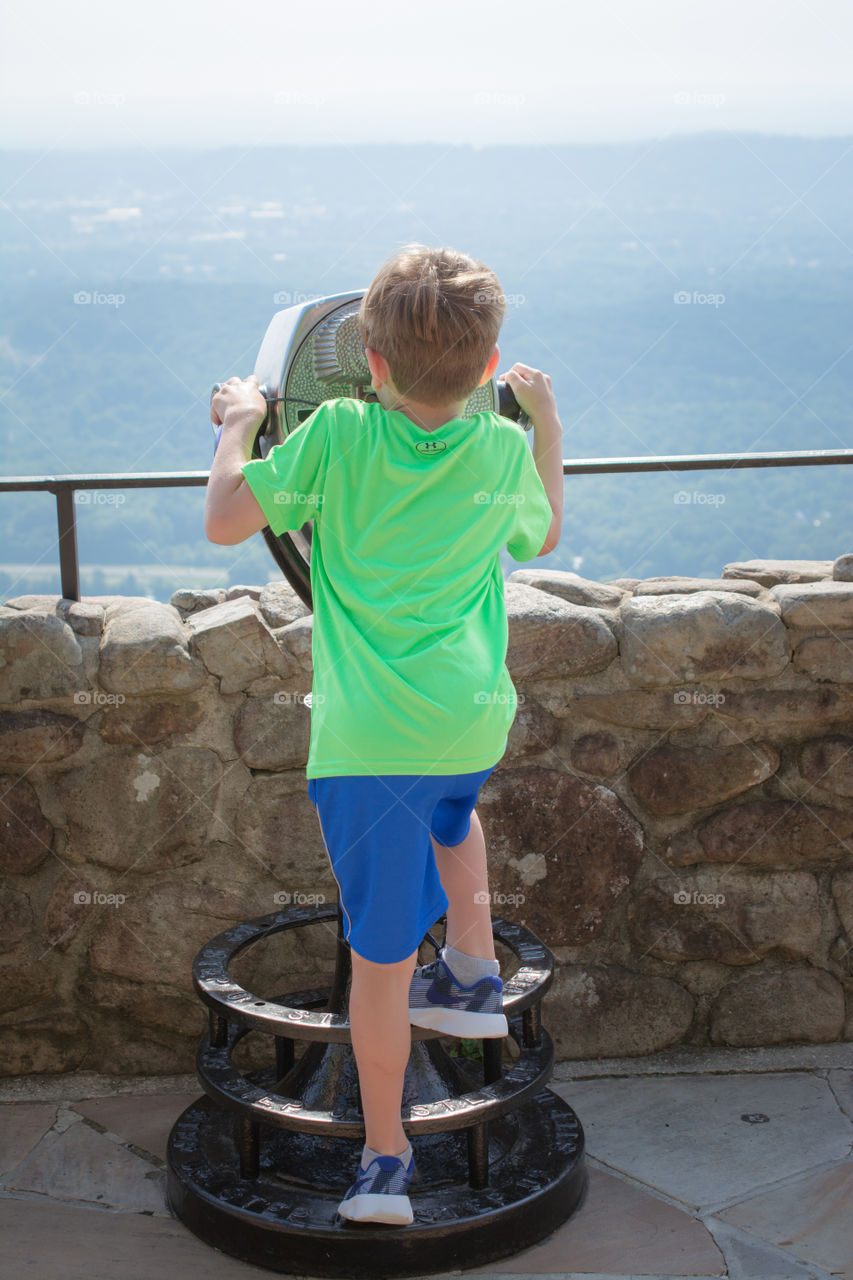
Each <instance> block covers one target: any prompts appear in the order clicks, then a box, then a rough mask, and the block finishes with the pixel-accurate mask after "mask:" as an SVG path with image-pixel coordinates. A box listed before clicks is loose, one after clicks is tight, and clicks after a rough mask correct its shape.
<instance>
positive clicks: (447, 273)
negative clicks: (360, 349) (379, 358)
mask: <svg viewBox="0 0 853 1280" xmlns="http://www.w3.org/2000/svg"><path fill="white" fill-rule="evenodd" d="M505 310H506V302H505V299H504V295H503V291H502V289H501V286H500V282H499V280H498V278H497V276H496V275H495V273H494V271H492V270H491V269H490V268H489V267H487V266H486V265H485V263H483V262H478V261H477V259H476V258H470V257H469V256H468V255H467V254H465V253H459V252H457V250H456V249H449V248H446V247H444V248H440V249H431V248H429V247H428V246H427V245H425V244H417V243H412V244H407V245H404V246H403V247H402V248H401V249H399V250H398V251H397V252H396V253H393V254H392V255H391V257H390V258H388V259H387V260H386V261H385V262H384V263H383V264H382V266H381V267H380V268H379V271H378V272H377V273H376V275H375V277H374V279H373V281H372V282H371V284H370V287H369V289H368V290H367V293H366V294H365V295H364V297H363V298H362V301H361V307H360V309H359V313H358V325H359V332H360V334H361V340H362V342H363V343H364V345H365V347H372V348H373V349H374V350H375V351H378V352H380V354H381V355H383V356H384V357H385V359H386V360H387V362H388V368H389V370H390V373H391V377H392V378H393V380H394V385H395V387H396V388H397V390H398V391H399V392H400V393H401V394H402V395H409V394H411V396H412V398H413V399H414V400H416V401H418V402H419V403H421V404H435V405H443V404H448V403H449V402H450V401H454V400H463V399H467V398H468V397H469V396H470V395H471V394H472V393H473V391H474V390H475V389H476V387H477V385H478V383H479V381H480V379H481V378H482V376H483V372H484V370H485V368H486V365H487V364H488V362H489V359H490V357H491V355H492V352H493V350H494V347H495V343H496V342H497V337H498V333H499V332H500V327H501V324H502V322H503V318H504V312H505Z"/></svg>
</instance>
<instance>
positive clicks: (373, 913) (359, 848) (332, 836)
mask: <svg viewBox="0 0 853 1280" xmlns="http://www.w3.org/2000/svg"><path fill="white" fill-rule="evenodd" d="M498 763H499V761H496V762H495V764H493V765H492V766H491V768H489V769H483V770H482V771H481V772H479V773H453V774H435V775H421V774H411V773H399V774H387V773H386V774H382V775H376V774H364V775H360V774H359V775H348V776H346V777H340V778H309V780H308V798H309V800H310V801H311V803H312V804H313V805H314V808H315V809H316V810H317V816H318V818H319V820H320V832H321V835H322V837H323V844H324V845H325V847H326V852H327V853H328V855H329V861H330V862H331V864H332V871H333V872H334V876H335V879H336V880H337V882H338V891H339V893H340V898H341V908H342V913H343V922H344V937H345V939H346V940H347V942H349V944H350V946H351V947H352V949H353V950H354V951H355V952H356V953H357V954H358V955H360V956H364V957H365V959H367V960H373V961H374V962H375V963H377V964H394V963H396V962H397V961H398V960H405V959H406V958H407V956H410V955H411V954H412V952H413V951H416V950H417V948H418V946H419V945H420V943H421V941H422V939H423V937H424V935H425V933H426V932H427V930H428V929H429V928H430V927H431V926H432V925H434V924H435V922H436V920H438V918H439V917H440V916H442V915H444V913H445V911H446V910H447V906H448V902H447V894H446V893H445V892H444V889H443V888H442V884H441V880H440V879H439V875H438V868H437V867H436V865H435V853H434V851H433V847H432V841H431V839H430V835H431V834H432V835H433V836H435V839H436V841H437V842H438V843H439V844H440V845H446V846H449V847H451V848H452V847H453V846H454V845H457V844H461V843H462V841H463V840H464V839H465V837H466V836H467V835H468V831H469V829H470V826H471V814H472V812H473V810H474V807H475V805H476V803H477V793H478V791H479V789H480V787H481V786H482V784H483V783H484V782H485V781H486V778H488V776H489V774H490V773H491V772H492V770H493V769H495V768H497V765H498Z"/></svg>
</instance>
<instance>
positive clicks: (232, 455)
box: [204, 374, 269, 547]
mask: <svg viewBox="0 0 853 1280" xmlns="http://www.w3.org/2000/svg"><path fill="white" fill-rule="evenodd" d="M251 379H254V387H252V385H251V380H250V378H247V379H246V380H245V382H244V383H242V384H240V381H239V379H237V378H232V379H231V380H230V382H227V383H225V384H224V386H223V388H222V390H221V391H219V392H217V394H216V396H214V398H213V401H212V402H211V408H210V417H211V421H212V422H213V423H214V425H219V423H220V422H223V423H224V424H225V425H224V427H223V431H222V435H221V436H220V438H219V445H218V446H217V449H216V452H215V453H214V455H213V462H212V464H211V468H210V476H209V477H208V481H207V490H206V497H205V504H204V533H205V537H206V538H207V539H208V540H209V541H210V542H216V543H218V544H219V545H220V546H225V547H233V546H234V545H235V544H236V543H238V542H244V541H245V540H246V538H250V537H251V536H252V534H253V533H258V532H259V531H260V530H261V529H264V528H266V526H267V524H269V521H268V520H267V517H266V516H265V515H264V513H263V511H262V510H261V508H260V505H259V504H258V501H257V499H256V498H255V496H254V494H253V493H252V491H251V489H250V488H249V486H248V485H247V484H246V480H245V478H244V476H243V475H242V474H241V471H240V468H241V467H242V465H243V463H244V462H249V461H251V457H252V447H253V445H254V442H255V436H256V435H257V433H258V427H259V426H260V424H261V422H263V418H264V414H265V413H266V403H265V402H264V403H263V408H261V407H260V406H259V405H258V399H260V400H261V401H263V397H262V396H260V392H258V390H257V379H256V378H255V375H254V374H252V375H251ZM247 384H248V385H247ZM253 391H254V395H253V394H252V392H253ZM220 397H222V399H220ZM220 412H221V413H222V417H221V418H220V416H219V414H220Z"/></svg>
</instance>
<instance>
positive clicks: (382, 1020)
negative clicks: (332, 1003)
mask: <svg viewBox="0 0 853 1280" xmlns="http://www.w3.org/2000/svg"><path fill="white" fill-rule="evenodd" d="M417 954H418V953H417V951H413V952H412V954H411V955H410V956H409V957H408V958H407V959H406V960H399V961H398V962H397V963H396V964H376V963H375V962H374V961H372V960H367V959H366V958H365V957H364V956H360V955H359V954H358V953H357V952H356V951H355V950H352V948H351V955H352V985H351V988H350V1001H349V1017H350V1028H351V1032H352V1047H353V1052H354V1053H355V1060H356V1065H357V1067H358V1085H359V1089H360V1091H361V1105H362V1110H363V1112H364V1128H365V1143H366V1145H367V1146H368V1147H371V1148H372V1149H373V1150H374V1151H379V1152H381V1153H382V1154H383V1155H389V1156H396V1155H400V1153H401V1152H403V1151H405V1150H406V1146H407V1144H408V1139H407V1137H406V1134H405V1132H404V1130H403V1123H402V1120H401V1118H400V1111H401V1108H402V1103H403V1078H404V1076H405V1074H406V1064H407V1063H408V1061H409V1054H410V1052H411V1047H412V1031H411V1025H410V1022H409V984H410V982H411V979H412V974H413V972H414V968H415V960H416V959H417Z"/></svg>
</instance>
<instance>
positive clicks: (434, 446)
mask: <svg viewBox="0 0 853 1280" xmlns="http://www.w3.org/2000/svg"><path fill="white" fill-rule="evenodd" d="M242 471H243V475H244V476H245V478H246V482H247V484H248V485H249V488H250V489H251V490H252V493H253V494H254V496H255V498H256V499H257V501H258V504H259V505H260V507H261V510H262V511H263V513H264V515H265V516H266V517H267V519H268V521H269V527H270V529H271V530H272V532H273V533H274V534H276V535H279V534H282V533H284V532H285V530H288V529H299V528H301V527H302V525H303V524H305V522H306V521H307V520H313V521H314V527H313V534H312V538H311V591H312V596H313V601H314V631H313V638H312V659H313V665H314V676H313V687H312V698H311V740H310V747H309V753H308V764H307V768H306V777H307V778H322V777H330V776H341V775H347V774H362V775H364V774H409V773H410V774H455V773H476V772H479V771H480V770H482V769H488V768H490V767H491V766H492V765H494V764H496V763H497V762H498V760H500V758H501V756H502V755H503V753H504V750H505V749H506V739H507V734H508V732H509V728H510V725H511V724H512V722H513V720H514V719H515V714H516V692H515V687H514V685H513V683H512V680H511V679H510V674H509V671H508V670H507V667H506V665H505V659H506V649H507V618H506V608H505V604H504V586H503V583H504V579H503V572H502V570H501V563H500V556H499V551H500V548H501V547H503V546H504V545H506V546H507V549H508V551H509V554H510V555H511V556H512V557H513V559H515V560H519V561H524V560H531V559H532V558H533V557H534V556H536V555H537V554H538V553H539V551H540V550H541V548H542V544H543V543H544V541H545V537H546V535H547V533H548V529H549V527H550V525H551V506H550V503H549V501H548V495H547V494H546V492H545V487H544V485H543V484H542V481H541V479H540V477H539V474H538V472H537V470H536V467H535V464H534V461H533V456H532V453H531V451H530V449H529V447H528V444H527V439H526V437H525V434H524V432H523V430H522V429H521V428H520V427H519V426H518V425H517V424H516V423H514V422H512V421H510V419H508V418H504V417H502V416H501V415H500V414H497V413H494V412H485V413H478V414H476V415H474V416H473V417H470V418H453V419H452V420H451V421H450V422H446V423H445V424H444V425H443V426H441V427H439V428H438V429H437V430H435V431H425V430H423V429H422V428H420V427H418V426H416V425H415V423H414V422H412V421H411V419H410V418H408V417H406V415H405V414H404V413H402V412H401V411H399V410H392V411H389V410H387V409H385V408H383V406H382V405H381V404H379V403H376V402H365V401H363V400H356V399H351V398H348V397H341V398H339V399H336V400H326V401H324V402H323V404H321V405H319V406H318V408H317V409H316V410H315V411H314V412H313V413H312V414H311V416H310V417H308V418H306V420H305V421H304V422H303V423H301V424H300V426H299V427H297V428H296V430H295V431H293V432H292V433H291V434H290V435H289V436H288V437H287V438H286V439H285V440H284V441H283V442H282V443H281V444H279V445H275V446H274V447H273V448H272V449H271V450H270V452H269V454H268V455H267V457H266V458H255V459H253V460H252V461H251V462H247V463H245V464H244V465H243V467H242Z"/></svg>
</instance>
